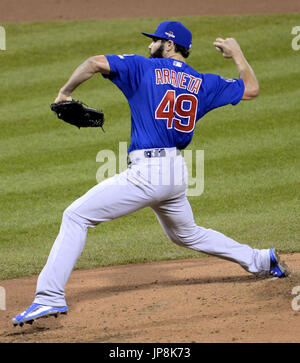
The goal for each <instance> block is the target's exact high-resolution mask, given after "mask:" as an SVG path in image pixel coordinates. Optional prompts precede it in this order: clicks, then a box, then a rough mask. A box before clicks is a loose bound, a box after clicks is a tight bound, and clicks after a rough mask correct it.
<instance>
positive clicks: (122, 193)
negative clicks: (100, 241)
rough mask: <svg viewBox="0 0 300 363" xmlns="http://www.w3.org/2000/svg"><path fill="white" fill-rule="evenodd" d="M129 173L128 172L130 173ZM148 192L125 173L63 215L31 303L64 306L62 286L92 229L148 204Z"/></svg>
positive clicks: (88, 194)
mask: <svg viewBox="0 0 300 363" xmlns="http://www.w3.org/2000/svg"><path fill="white" fill-rule="evenodd" d="M130 172H131V171H130ZM149 200H151V198H149V188H148V189H146V192H145V190H144V188H142V187H141V186H139V185H135V184H134V183H131V182H129V181H128V180H127V172H124V173H122V174H118V175H116V176H115V177H113V178H110V179H107V180H105V181H104V182H102V183H100V184H98V185H96V186H95V187H93V188H92V189H91V190H89V191H88V192H87V193H86V194H85V195H83V196H82V197H81V198H79V199H78V200H76V201H75V202H74V203H72V204H71V205H70V206H69V207H68V208H67V209H66V210H65V212H64V213H63V218H62V223H61V227H60V231H59V234H58V236H57V238H56V241H55V243H54V245H53V247H52V250H51V252H50V255H49V258H48V261H47V263H46V265H45V267H44V269H43V270H42V272H41V273H40V275H39V278H38V283H37V289H36V298H35V301H34V302H35V303H38V304H43V305H51V306H65V305H66V301H65V293H64V290H65V285H66V283H67V280H68V278H69V275H70V273H71V272H72V270H73V268H74V266H75V263H76V261H77V259H78V257H79V256H80V254H81V252H82V250H83V248H84V245H85V241H86V236H87V231H88V227H95V226H96V225H98V224H99V223H101V222H104V221H109V220H112V219H115V218H118V217H121V216H123V215H126V214H129V213H132V212H134V211H136V210H138V209H140V208H143V207H146V206H147V205H148V204H149Z"/></svg>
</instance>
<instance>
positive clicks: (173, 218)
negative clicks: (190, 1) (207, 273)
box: [34, 148, 270, 307]
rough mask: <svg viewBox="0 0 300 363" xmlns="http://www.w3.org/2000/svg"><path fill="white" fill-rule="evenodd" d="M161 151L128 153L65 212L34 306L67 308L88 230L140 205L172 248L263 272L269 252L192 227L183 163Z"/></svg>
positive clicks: (168, 151)
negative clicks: (124, 165) (125, 161)
mask: <svg viewBox="0 0 300 363" xmlns="http://www.w3.org/2000/svg"><path fill="white" fill-rule="evenodd" d="M164 150H165V154H166V155H165V156H164V157H151V158H147V157H145V155H144V150H138V151H134V152H132V153H131V154H130V159H131V164H130V166H129V168H128V169H127V170H126V171H124V172H122V173H120V174H116V175H115V176H114V177H112V178H109V179H107V180H105V181H103V182H101V183H99V184H97V185H96V186H94V187H93V188H92V189H90V190H89V191H88V192H87V193H86V194H84V195H83V196H82V197H81V198H79V199H77V200H76V201H75V202H73V203H72V204H71V205H70V206H69V207H68V208H67V209H66V210H65V212H64V213H63V218H62V223H61V227H60V231H59V234H58V236H57V238H56V240H55V243H54V245H53V247H52V250H51V252H50V255H49V258H48V261H47V263H46V265H45V267H44V269H43V270H42V272H41V273H40V275H39V278H38V282H37V289H36V296H35V300H34V302H35V303H39V304H43V305H51V306H59V307H61V306H65V305H67V304H66V301H65V286H66V283H67V281H68V278H69V276H70V274H71V272H72V270H73V268H74V266H75V263H76V261H77V259H78V257H79V256H80V254H81V252H82V250H83V248H84V245H85V241H86V237H87V231H88V227H95V226H97V225H98V224H99V223H101V222H105V221H110V220H112V219H115V218H118V217H122V216H124V215H127V214H129V213H132V212H135V211H137V210H138V209H141V208H145V207H151V208H152V209H153V210H154V212H155V214H156V216H157V218H158V220H159V222H160V224H161V226H162V227H163V229H164V231H165V232H166V234H167V236H168V237H169V238H170V239H171V240H172V241H173V242H175V243H177V244H178V245H180V246H183V247H187V248H191V249H193V250H196V251H199V252H204V253H206V254H209V255H213V256H218V257H220V258H224V259H227V260H230V261H233V262H236V263H238V264H240V265H241V266H242V267H243V268H244V269H246V270H247V271H248V272H251V273H254V274H258V275H264V274H267V273H268V272H269V269H270V257H269V250H266V249H265V250H264V249H263V250H257V249H253V248H251V247H250V246H248V245H245V244H240V243H238V242H236V241H234V240H233V239H231V238H228V237H226V236H225V235H223V234H222V233H219V232H216V231H214V230H212V229H206V228H203V227H199V226H197V225H196V223H195V221H194V217H193V212H192V209H191V206H190V204H189V202H188V200H187V197H186V188H187V170H186V166H185V162H184V159H183V157H182V156H181V155H180V154H179V155H178V150H176V149H175V148H170V149H164ZM100 243H101V242H100Z"/></svg>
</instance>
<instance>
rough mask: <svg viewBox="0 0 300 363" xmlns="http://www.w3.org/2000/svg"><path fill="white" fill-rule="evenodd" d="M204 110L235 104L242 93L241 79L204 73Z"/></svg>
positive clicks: (243, 88)
mask: <svg viewBox="0 0 300 363" xmlns="http://www.w3.org/2000/svg"><path fill="white" fill-rule="evenodd" d="M204 80H205V88H206V101H207V102H206V112H208V111H210V110H213V109H214V108H217V107H221V106H225V105H229V104H232V105H234V106H235V105H236V104H238V103H239V102H240V100H241V99H242V97H243V95H244V90H245V85H244V81H243V80H242V79H226V78H223V77H221V76H218V75H215V74H205V75H204Z"/></svg>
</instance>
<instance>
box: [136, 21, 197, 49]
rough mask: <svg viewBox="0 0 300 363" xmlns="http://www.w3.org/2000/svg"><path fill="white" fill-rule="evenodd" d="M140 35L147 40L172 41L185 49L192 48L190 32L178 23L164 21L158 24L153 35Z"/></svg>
mask: <svg viewBox="0 0 300 363" xmlns="http://www.w3.org/2000/svg"><path fill="white" fill-rule="evenodd" d="M142 34H143V35H145V36H146V37H149V38H159V39H166V40H173V42H174V43H176V44H178V45H181V46H182V47H184V48H186V49H190V48H191V46H192V33H191V31H190V30H189V29H188V28H186V27H185V26H184V25H183V24H182V23H180V22H179V21H164V22H162V23H160V24H159V26H158V27H157V29H156V31H155V33H154V34H152V33H144V32H142Z"/></svg>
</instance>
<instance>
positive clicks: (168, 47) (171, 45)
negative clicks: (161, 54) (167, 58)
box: [166, 40, 175, 52]
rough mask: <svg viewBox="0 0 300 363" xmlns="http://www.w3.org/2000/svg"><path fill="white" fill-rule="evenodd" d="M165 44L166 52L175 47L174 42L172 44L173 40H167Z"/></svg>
mask: <svg viewBox="0 0 300 363" xmlns="http://www.w3.org/2000/svg"><path fill="white" fill-rule="evenodd" d="M166 45H167V47H166V50H167V51H168V52H170V51H171V50H173V49H174V48H175V44H174V42H173V40H167V42H166Z"/></svg>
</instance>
